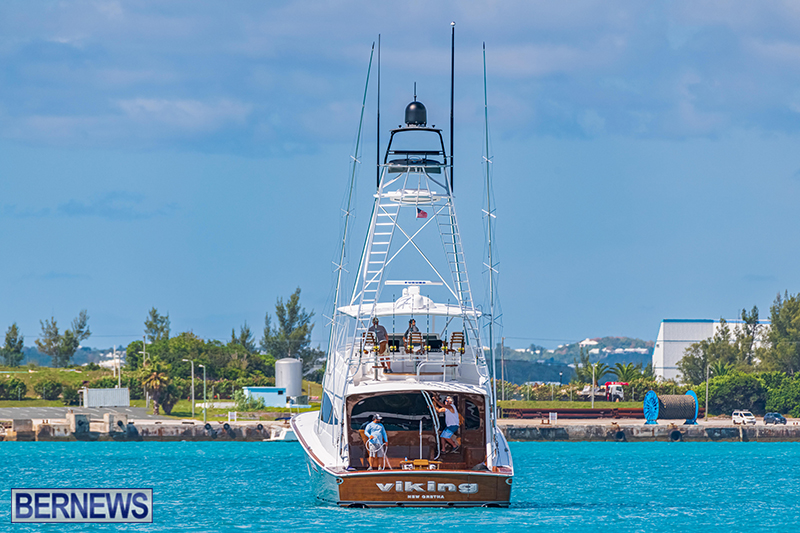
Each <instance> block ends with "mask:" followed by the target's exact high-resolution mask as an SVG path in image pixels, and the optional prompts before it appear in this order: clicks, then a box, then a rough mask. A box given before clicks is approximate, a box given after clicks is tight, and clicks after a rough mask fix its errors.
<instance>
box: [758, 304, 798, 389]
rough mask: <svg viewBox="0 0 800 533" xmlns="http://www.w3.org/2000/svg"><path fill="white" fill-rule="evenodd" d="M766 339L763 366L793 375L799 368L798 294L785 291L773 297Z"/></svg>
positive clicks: (762, 359)
mask: <svg viewBox="0 0 800 533" xmlns="http://www.w3.org/2000/svg"><path fill="white" fill-rule="evenodd" d="M766 341H767V345H768V349H767V350H765V352H764V354H763V355H762V357H761V363H762V365H763V368H764V369H766V370H774V371H779V372H786V373H787V374H789V375H790V376H794V375H795V374H796V373H797V372H798V371H799V370H800V294H795V295H793V296H790V295H789V293H788V292H786V293H784V296H783V298H781V295H780V294H778V296H777V297H776V298H775V302H774V303H773V304H772V307H771V308H770V327H769V329H768V330H767V334H766Z"/></svg>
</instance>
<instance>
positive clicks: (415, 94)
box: [414, 82, 417, 102]
mask: <svg viewBox="0 0 800 533" xmlns="http://www.w3.org/2000/svg"><path fill="white" fill-rule="evenodd" d="M414 101H415V102H416V101H417V82H414Z"/></svg>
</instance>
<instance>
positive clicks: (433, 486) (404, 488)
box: [375, 481, 478, 494]
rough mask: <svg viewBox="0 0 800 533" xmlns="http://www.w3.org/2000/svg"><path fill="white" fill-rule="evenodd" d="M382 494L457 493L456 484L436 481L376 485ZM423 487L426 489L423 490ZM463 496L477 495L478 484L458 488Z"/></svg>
mask: <svg viewBox="0 0 800 533" xmlns="http://www.w3.org/2000/svg"><path fill="white" fill-rule="evenodd" d="M375 485H377V486H378V489H380V491H381V492H391V490H392V488H394V490H395V492H456V485H455V483H436V482H435V481H427V482H422V481H421V482H419V483H413V482H411V481H406V482H405V483H404V482H402V481H395V482H394V483H391V482H390V483H375ZM423 486H424V487H425V488H423ZM457 490H458V492H460V493H461V494H476V493H477V492H478V484H477V483H461V484H460V485H458V488H457Z"/></svg>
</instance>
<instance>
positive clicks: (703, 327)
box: [653, 318, 769, 381]
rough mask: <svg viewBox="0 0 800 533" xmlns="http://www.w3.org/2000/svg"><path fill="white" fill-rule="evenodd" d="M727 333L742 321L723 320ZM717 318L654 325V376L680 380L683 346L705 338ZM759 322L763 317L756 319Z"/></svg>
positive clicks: (716, 325) (715, 327) (711, 333)
mask: <svg viewBox="0 0 800 533" xmlns="http://www.w3.org/2000/svg"><path fill="white" fill-rule="evenodd" d="M725 322H726V323H727V325H728V328H730V331H731V337H732V336H733V335H734V332H735V331H736V329H738V328H739V327H740V326H741V324H743V322H742V321H741V320H726V321H725ZM720 324H721V322H720V321H719V320H711V319H669V318H667V319H664V320H662V321H661V327H659V328H658V337H657V338H656V346H655V348H654V349H653V374H655V376H656V379H659V380H669V379H674V380H676V381H680V377H681V376H680V372H679V371H678V361H680V360H681V359H682V358H683V356H684V355H686V349H687V348H688V347H689V346H691V345H692V344H694V343H696V342H700V341H702V340H705V339H709V338H711V337H713V336H714V334H715V333H716V332H717V330H719V328H720ZM759 324H761V325H763V326H767V325H769V322H767V321H759Z"/></svg>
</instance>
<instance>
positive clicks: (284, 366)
mask: <svg viewBox="0 0 800 533" xmlns="http://www.w3.org/2000/svg"><path fill="white" fill-rule="evenodd" d="M275 386H276V387H281V388H284V389H286V396H289V397H294V396H300V395H301V394H303V362H302V361H301V360H300V359H292V358H290V357H286V358H284V359H278V360H277V361H275Z"/></svg>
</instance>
